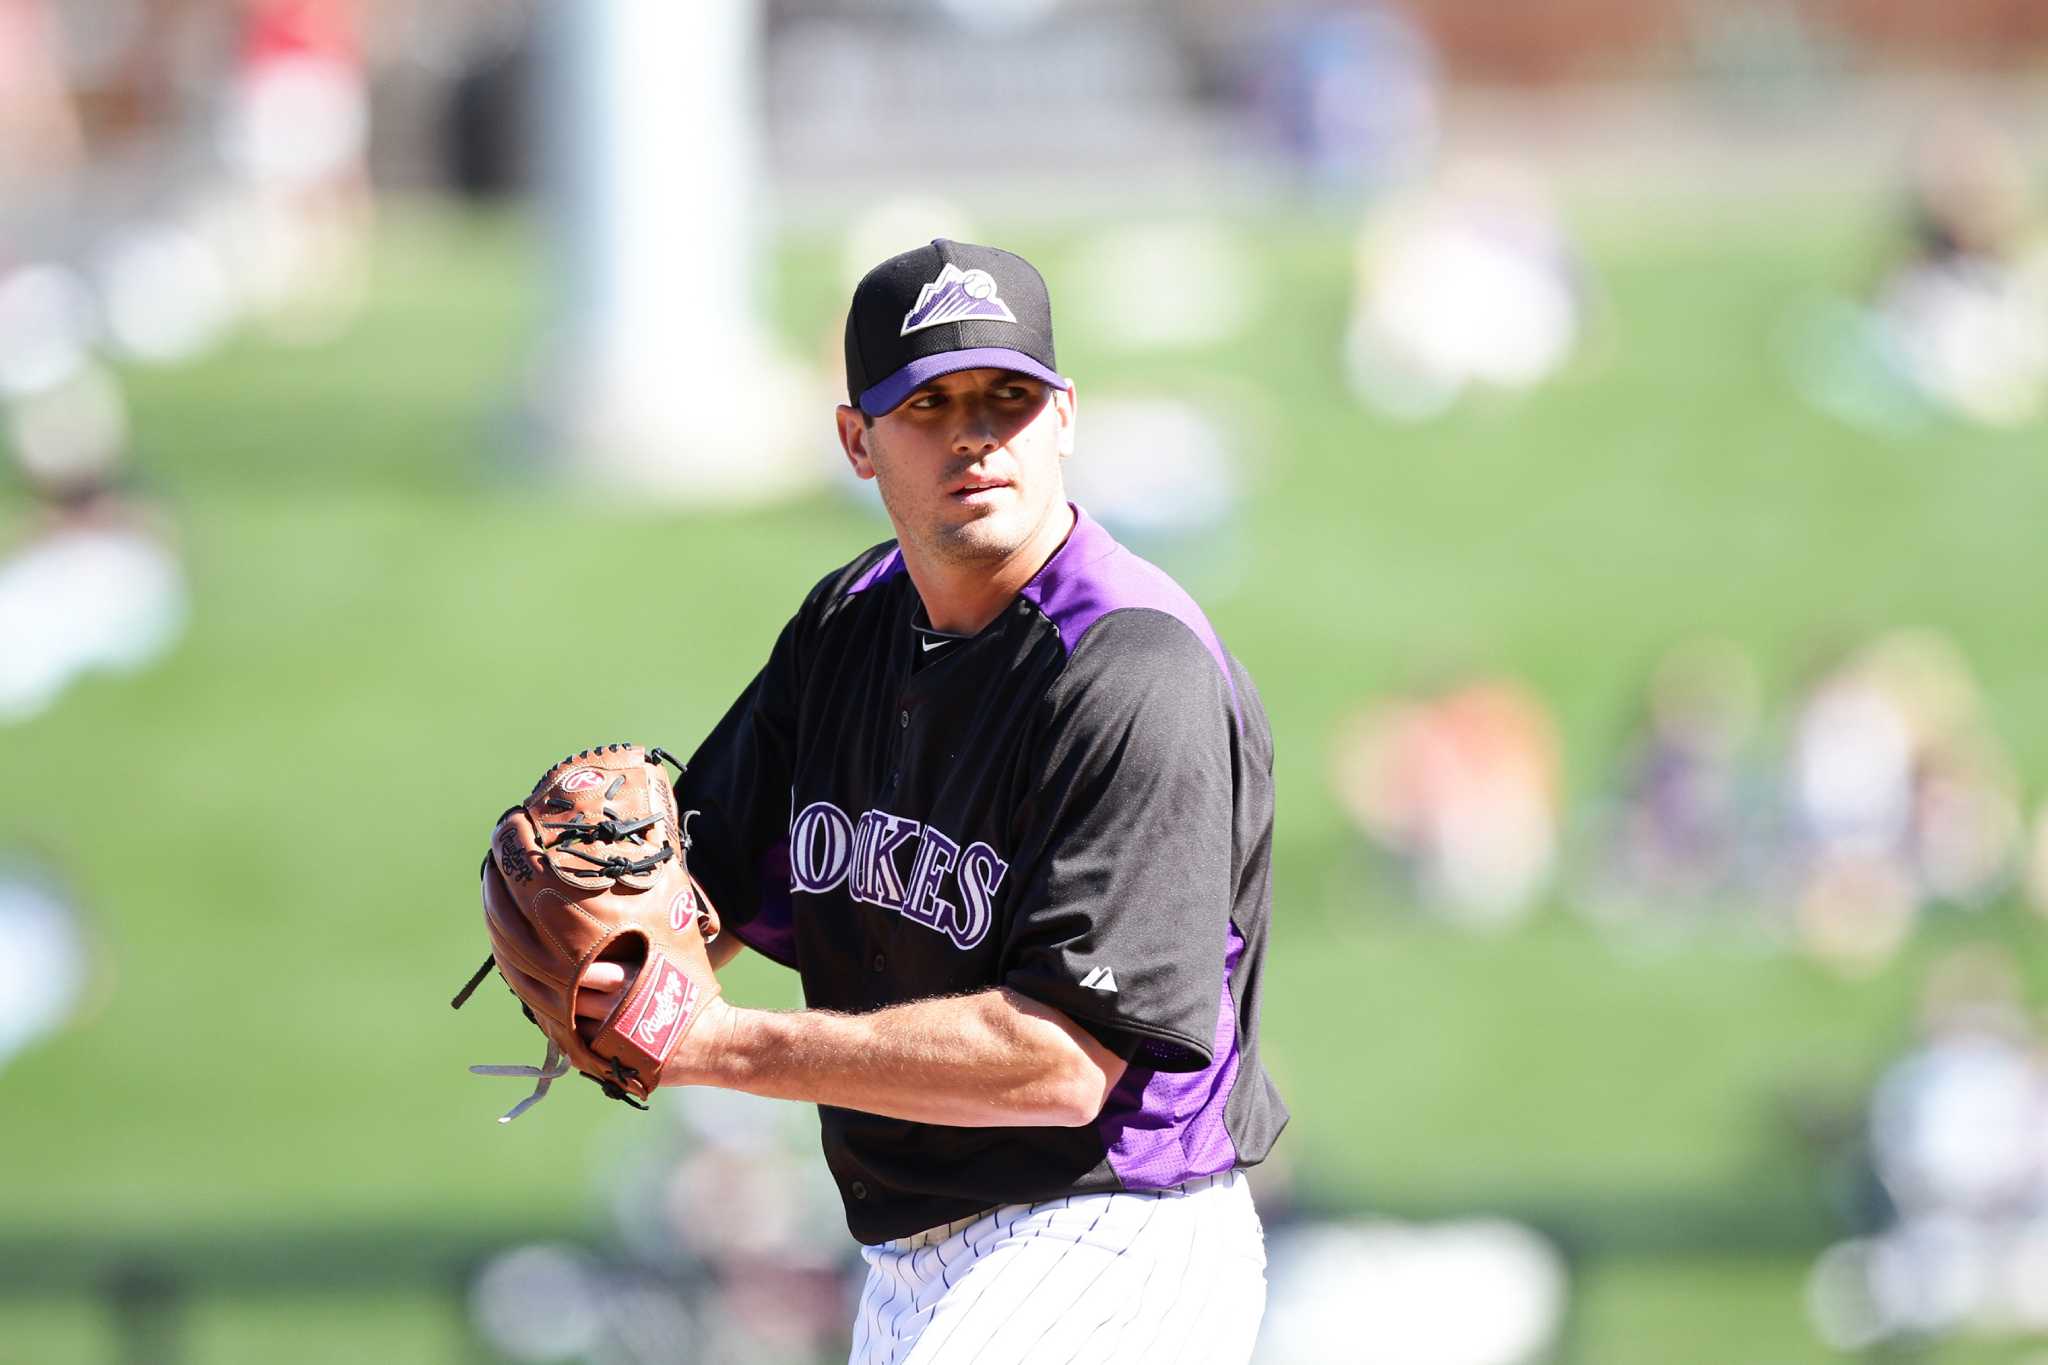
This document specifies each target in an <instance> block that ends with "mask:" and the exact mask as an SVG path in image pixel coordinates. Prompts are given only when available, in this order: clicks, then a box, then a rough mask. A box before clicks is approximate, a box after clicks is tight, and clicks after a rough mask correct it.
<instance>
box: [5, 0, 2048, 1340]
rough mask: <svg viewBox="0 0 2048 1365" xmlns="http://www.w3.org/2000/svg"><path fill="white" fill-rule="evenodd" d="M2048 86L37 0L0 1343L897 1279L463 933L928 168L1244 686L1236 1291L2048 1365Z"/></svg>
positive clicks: (844, 1321) (1709, 46) (1104, 502)
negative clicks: (1020, 300)
mask: <svg viewBox="0 0 2048 1365" xmlns="http://www.w3.org/2000/svg"><path fill="white" fill-rule="evenodd" d="M2044 139H2048V7H2044V6H2043V5H2041V4H2040V3H2038V0H1942V3H1939V4H1937V3H1932V0H1571V2H1570V3H1562V2H1556V3H1548V4H1542V5H1503V4H1498V3H1490V2H1489V0H1408V2H1407V3H1398V4H1397V3H1393V2H1392V0H1389V2H1388V3H1327V4H1299V3H1283V2H1282V0H1236V2H1235V3H1228V4H1226V3H1222V0H1183V2H1182V3H1179V4H1166V3H1160V2H1158V0H874V2H873V3H855V2H854V0H695V3H692V4H688V5H680V4H672V3H666V2H665V0H600V2H596V3H593V2H592V0H581V2H580V3H579V2H578V0H537V2H536V0H462V2H459V3H458V2H455V0H441V3H436V4H427V3H422V2H420V0H246V2H245V3H240V4H232V3H226V2H225V0H214V2H210V3H209V2H204V0H0V449H4V460H0V759H4V765H5V769H4V770H5V772H6V773H7V774H8V776H9V779H10V780H9V781H7V782H6V783H5V784H4V786H0V1361H7V1362H16V1361H19V1362H65V1361H81V1362H97V1361H108V1362H213V1361H222V1362H239V1361H258V1360H262V1361H270V1360H293V1361H363V1360H377V1359H382V1360H400V1361H450V1360H453V1361H503V1360H509V1361H593V1362H638V1361H674V1360H688V1361H717V1362H727V1361H731V1362H752V1361H773V1362H782V1361H788V1362H799V1361H811V1360H832V1359H843V1358H844V1353H845V1350H846V1342H847V1338H848V1328H849V1324H850V1321H851V1313H852V1302H853V1299H852V1293H853V1291H852V1287H851V1286H852V1284H853V1280H852V1278H851V1276H852V1273H853V1270H854V1268H855V1266H856V1261H855V1258H854V1256H853V1246H852V1243H851V1241H850V1240H849V1239H848V1238H847V1236H846V1234H845V1231H844V1227H843V1224H842V1222H841V1220H840V1212H839V1210H838V1208H837V1205H836V1200H835V1199H834V1197H833V1194H832V1191H831V1189H830V1186H829V1184H828V1183H827V1182H826V1181H825V1180H824V1177H823V1171H822V1165H821V1163H820V1162H819V1160H818V1157H817V1152H816V1128H815V1119H814V1117H813V1116H812V1114H811V1112H810V1111H809V1110H807V1109H804V1108H801V1107H797V1106H776V1105H773V1104H767V1103H758V1104H757V1103H754V1102H751V1101H749V1100H746V1099H745V1098H744V1097H735V1096H730V1095H723V1094H717V1093H697V1092H686V1093H681V1094H674V1093H671V1094H665V1095H663V1096H662V1097H661V1101H660V1102H659V1103H657V1104H656V1105H655V1107H654V1110H653V1112H651V1113H649V1114H646V1115H641V1114H634V1113H631V1112H629V1111H627V1110H625V1109H624V1108H623V1107H621V1106H616V1105H610V1104H601V1103H599V1102H598V1101H597V1097H596V1096H595V1095H594V1094H592V1093H589V1092H588V1091H587V1090H586V1088H585V1087H582V1086H565V1087H564V1088H565V1089H566V1090H567V1091H568V1092H569V1093H568V1094H567V1095H566V1096H561V1097H557V1098H555V1099H554V1100H553V1102H551V1103H548V1104H545V1105H542V1106H540V1107H539V1108H538V1109H537V1110H535V1111H534V1112H532V1113H531V1114H528V1115H527V1116H525V1117H524V1118H522V1119H521V1121H520V1122H518V1123H517V1124H515V1125H512V1126H510V1127H499V1126H498V1125H496V1124H495V1123H494V1122H493V1121H492V1120H493V1119H494V1118H495V1116H496V1115H497V1114H498V1113H500V1112H502V1111H503V1110H504V1109H505V1108H506V1107H507V1106H509V1105H510V1104H511V1103H512V1102H513V1101H514V1100H516V1099H517V1098H518V1097H519V1096H520V1095H522V1094H524V1093H525V1091H524V1088H523V1087H522V1086H520V1085H519V1084H517V1083H513V1082H506V1081H502V1080H492V1079H485V1078H478V1077H473V1076H471V1075H469V1074H467V1073H466V1072H465V1070H464V1067H465V1065H466V1064H468V1063H472V1062H497V1063H504V1062H528V1061H533V1060H537V1057H538V1053H539V1050H540V1049H539V1047H538V1046H537V1041H538V1040H537V1039H536V1038H535V1037H534V1035H533V1032H532V1030H531V1029H530V1028H529V1027H528V1025H527V1024H526V1023H525V1021H524V1020H522V1019H521V1018H520V1017H519V1015H518V1013H517V1011H516V1010H515V1009H513V1008H512V1007H511V1005H510V1003H509V1002H508V1001H507V1000H505V999H504V997H503V996H502V995H499V994H498V993H497V992H495V991H494V990H491V989H486V990H485V991H484V992H482V993H481V994H480V996H479V998H478V1000H477V1001H476V1002H475V1003H474V1004H472V1005H471V1007H470V1008H469V1009H467V1010H465V1011H464V1012H463V1013H461V1014H459V1015H457V1014H450V1013H449V1012H448V1011H447V1009H446V1006H445V1003H444V1002H445V1001H446V1000H447V999H448V998H449V996H450V995H452V994H453V992H454V991H455V989H456V988H457V987H458V986H459V985H460V984H461V982H462V980H463V978H464V976H465V975H466V974H467V973H468V972H469V971H470V970H471V968H472V967H473V965H474V963H475V961H476V959H477V957H478V956H479V955H480V954H481V951H482V949H481V948H480V947H479V945H480V943H481V942H482V935H481V933H480V932H479V926H478V923H477V914H476V910H475V895H476V891H475V876H476V872H475V869H476V859H477V858H478V856H479V855H480V849H481V843H482V840H483V838H484V835H485V833H486V830H487V827H488V824H489V822H490V820H491V819H492V818H493V817H494V816H495V815H496V813H497V811H498V810H499V809H500V808H501V807H502V806H503V804H504V802H505V800H506V794H507V793H508V792H515V791H521V790H524V788H525V786H526V784H528V783H529V782H530V781H531V779H532V776H533V774H534V773H535V772H536V771H537V770H538V769H539V767H541V766H543V765H545V764H546V763H547V762H550V761H552V760H553V759H554V758H555V757H556V756H558V755H559V754H561V753H563V752H566V751H568V750H571V749H574V748H578V747H582V746H584V745H586V744H589V743H593V742H600V741H606V740H612V739H623V738H632V739H635V740H638V741H641V742H647V743H661V744H665V745H668V746H670V747H673V748H677V749H680V750H682V751H684V752H687V751H688V749H689V748H690V747H691V746H693V745H694V744H695V743H696V742H697V740H698V738H699V737H700V736H701V735H702V734H703V732H704V731H705V730H706V729H708V727H709V726H710V725H711V723H712V722H713V721H714V720H715V718H716V717H717V716H718V715H719V714H720V712H722V710H723V709H724V707H725V706H726V704H727V703H728V702H729V701H730V699H731V698H732V697H733V696H734V695H735V694H736V692H737V691H738V690H739V688H740V687H742V686H743V685H744V684H745V682H746V680H747V679H748V678H749V677H750V676H751V674H752V672H753V670H754V669H755V668H756V667H757V666H758V664H759V662H760V661H761V660H762V659H763V658H764V657H765V654H766V651H767V648H768V646H769V644H770V642H771V641H772V639H773V637H774V634H775V632H776V631H777V629H778V628H779V627H780V625H781V623H782V621H783V620H784V619H785V618H786V616H787V614H788V613H789V612H790V611H791V610H792V609H793V607H794V605H795V603H796V601H797V600H798V598H799V597H800V595H801V593H802V592H803V591H804V590H805V589H806V588H807V587H808V586H809V585H810V584H811V583H813V582H814V581H815V580H816V578H817V577H818V575H819V574H820V573H822V572H823V571H824V570H825V569H826V568H828V567H830V566H831V565H834V564H837V563H840V562H842V561H844V560H845V559H847V558H849V557H851V556H852V555H853V554H854V553H856V552H857V551H859V550H860V549H861V548H863V547H865V546H867V545H869V544H872V543H873V542H875V541H878V540H881V539H884V538H885V537H886V536H887V535H888V529H887V525H886V522H885V521H884V519H883V518H882V516H881V513H880V509H879V506H878V505H877V504H876V503H875V502H874V500H873V497H872V494H871V492H869V491H868V490H867V489H866V488H865V487H864V486H857V485H856V484H855V483H854V481H853V480H852V479H851V477H850V476H849V475H847V474H846V473H845V471H844V468H843V462H842V461H841V460H840V459H839V457H838V455H837V453H836V446H835V444H834V440H833V437H832V427H831V419H830V407H831V405H832V404H833V403H834V402H835V401H840V395H842V394H843V376H842V374H841V371H840V359H839V328H840V326H841V323H842V320H843V316H844V312H843V310H844V306H845V300H846V298H847V296H848V294H849V292H850V289H851V286H852V283H853V281H854V280H855V279H856V278H857V277H858V275H859V274H860V273H861V272H862V271H863V270H864V269H865V268H866V267H867V266H869V265H871V264H873V263H874V262H876V261H878V260H880V259H881V258H883V257H884V256H887V255H889V254H892V253H894V252H896V251H899V250H903V249H906V248H908V247H910V246H913V245H916V244H918V243H919V242H922V241H924V240H926V239H929V238H930V237H932V236H935V235H948V236H957V237H964V238H968V239H970V240H983V241H993V242H997V243H1000V244H1002V245H1005V246H1008V247H1012V248H1014V249H1017V250H1020V251H1022V252H1024V253H1025V254H1027V255H1029V256H1030V257H1031V258H1032V259H1033V260H1034V261H1035V262H1037V263H1038V264H1039V265H1040V266H1041V267H1042V268H1043V269H1044V271H1045V273H1046V275H1047V276H1048V278H1049V280H1050V282H1051V285H1052V289H1053V295H1054V298H1055V301H1056V306H1057V309H1058V312H1059V340H1060V359H1061V362H1062V367H1063V368H1064V369H1065V370H1066V371H1067V372H1069V373H1070V374H1072V375H1074V376H1075V377H1076V378H1077V380H1078V383H1079V389H1080V393H1081V395H1082V406H1081V412H1082V418H1081V437H1080V448H1079V454H1078V455H1077V456H1076V457H1075V459H1074V460H1073V462H1072V464H1071V466H1070V470H1069V474H1070V478H1071V481H1072V484H1073V487H1074V490H1075V493H1076V496H1077V497H1078V498H1079V499H1080V500H1081V501H1082V502H1083V503H1084V504H1085V505H1087V506H1088V507H1089V508H1090V510H1091V511H1092V512H1093V513H1095V514H1096V515H1097V516H1098V517H1100V518H1101V519H1102V520H1104V521H1105V522H1107V523H1108V524H1109V525H1110V526H1111V527H1112V528H1113V529H1115V530H1116V532H1117V533H1118V534H1119V535H1120V536H1122V537H1123V538H1124V539H1126V541H1127V542H1129V543H1131V544H1132V545H1133V546H1135V547H1136V548H1138V549H1140V550H1141V551H1142V552H1144V553H1146V554H1147V555H1149V556H1151V557H1152V558H1154V559H1156V560H1157V561H1159V562H1160V563H1162V564H1163V565H1165V566H1166V567H1167V568H1168V569H1169V570H1171V571H1172V572H1173V573H1175V574H1176V575H1177V576H1179V577H1180V578H1181V580H1182V581H1183V582H1184V583H1185V584H1187V585H1188V586H1189V588H1190V589H1191V590H1192V591H1193V592H1194V593H1195V595H1196V596H1197V597H1198V598H1199V599H1200V600H1201V601H1202V603H1203V604H1204V606H1205V607H1206V608H1207V610H1208V612H1209V614H1210V616H1211V618H1212V619H1213V620H1214V621H1215V623H1216V624H1217V626H1218V628H1219V630H1220V632H1221V634H1222V635H1223V637H1224V638H1225V639H1226V640H1227V641H1228V642H1229V643H1230V645H1231V647H1232V649H1233V651H1234V652H1235V653H1236V654H1237V655H1238V656H1239V657H1240V658H1241V659H1242V660H1243V661H1244V662H1245V664H1246V665H1247V666H1248V668H1249V669H1250V670H1251V672H1252V673H1253V674H1254V676H1255V677H1256V678H1257V679H1258V682H1259V684H1260V687H1261V690H1262V692H1263V694H1264V697H1265V701H1266V705H1267V707H1268V710H1269V711H1270V713H1271V717H1272V721H1273V728H1274V732H1275V737H1276V741H1277V745H1278V755H1279V756H1278V760H1277V767H1278V781H1279V791H1280V809H1279V826H1278V839H1277V847H1276V854H1277V859H1278V861H1277V875H1276V882H1275V931H1274V940H1273V950H1272V959H1271V962H1270V967H1269V970H1270V972H1271V982H1270V991H1269V994H1268V997H1267V1001H1268V1003H1267V1007H1266V1016H1265V1026H1264V1031H1265V1048H1266V1054H1267V1058H1268V1064H1269V1065H1270V1067H1271V1068H1272V1069H1273V1070H1274V1072H1275V1073H1276V1075H1277V1078H1278V1081H1279V1083H1280V1086H1281V1088H1282V1090H1283V1092H1284V1093H1285V1095H1286V1096H1287V1098H1288V1100H1289V1102H1290V1104H1291V1106H1292V1107H1293V1110H1294V1114H1295V1118H1294V1123H1293V1126H1292V1127H1291V1128H1290V1129H1289V1131H1288V1132H1287V1134H1286V1135H1285V1137H1284V1138H1283V1140H1282V1142H1281V1145H1280V1148H1279V1150H1278V1153H1277V1155H1276V1159H1275V1160H1274V1161H1273V1162H1271V1163H1269V1164H1268V1165H1267V1166H1266V1167H1264V1168H1262V1169H1261V1170H1260V1171H1259V1172H1258V1173H1257V1180H1256V1187H1257V1190H1258V1194H1259V1198H1260V1201H1261V1207H1262V1209H1263V1211H1264V1213H1265V1216H1266V1220H1267V1228H1268V1235H1269V1250H1270V1253H1271V1257H1272V1263H1271V1276H1270V1278H1271V1285H1272V1298H1271V1307H1270V1310H1269V1313H1268V1316H1267V1322H1266V1329H1265V1335H1264V1339H1263V1347H1262V1355H1261V1359H1262V1360H1266V1361H1273V1362H1321V1361H1372V1362H1390V1363H1392V1365H1406V1363H1408V1362H1415V1363H1418V1365H1420V1363H1422V1362H1427V1363H1428V1365H1534V1363H1535V1362H1560V1363H1561V1362H1610V1361H1612V1362H1637V1361H1644V1362H1702V1365H1704V1363H1706V1362H1713V1363H1714V1365H1721V1363H1723V1362H1731V1361H1744V1362H1747V1361H1772V1362H1781V1361H1829V1360H1839V1359H1852V1358H1857V1357H1869V1358H1873V1359H1883V1360H1908V1361H1926V1362H1941V1363H1942V1365H1951V1363H1954V1362H2006V1361H2019V1362H2036V1363H2037V1365H2038V1362H2042V1361H2048V1046H2044V1027H2048V954H2044V945H2048V919H2044V916H2048V705H2044V704H2043V701H2042V698H2043V695H2044V689H2048V639H2044V637H2043V635H2042V633H2041V631H2040V629H2039V620H2040V616H2039V607H2038V603H2037V600H2036V599H2035V597H2034V592H2035V591H2036V590H2037V589H2038V585H2039V584H2041V583H2042V582H2043V581H2048V537H2044V536H2043V534H2042V533H2041V526H2042V525H2043V523H2044V516H2048V465H2044V462H2048V439H2044V438H2048V423H2044V419H2043V407H2044V404H2048V216H2044V206H2043V200H2042V189H2043V171H2044V165H2043V159H2044ZM592 518H599V519H601V521H599V522H598V524H600V525H602V526H603V527H605V528H606V533H605V534H604V535H602V536H601V537H589V536H585V537H582V538H581V539H580V543H579V541H578V539H577V538H574V537H565V536H564V535H563V533H562V528H563V527H564V526H565V525H579V526H587V525H590V524H591V519H592ZM2029 585H2035V586H2034V587H2030V586H2029ZM515 619H516V620H517V621H518V629H517V630H514V629H508V628H507V627H508V626H509V625H510V624H511V623H512V622H513V621H514V620H515ZM537 626H539V627H546V628H550V629H559V630H560V631H561V632H562V633H564V634H565V635H570V636H574V637H575V638H577V639H579V640H582V641H586V642H588V643H587V646H586V647H585V648H586V650H587V653H588V655H589V656H590V657H592V658H593V659H594V660H596V661H597V665H598V666H596V667H590V668H583V669H579V670H578V671H577V673H576V674H575V675H574V676H573V677H570V678H564V679H562V680H561V681H560V682H559V683H556V684H553V685H550V684H548V683H546V682H544V681H538V680H536V679H535V677H534V675H533V670H532V667H531V658H530V651H528V650H525V649H523V648H522V647H521V644H522V639H523V636H524V635H526V634H528V633H530V632H531V631H532V630H533V629H534V628H535V627H537ZM344 855H346V856H344ZM728 990H729V992H730V993H731V994H732V995H733V996H734V997H735V998H737V999H739V1000H741V1001H743V1002H748V1003H758V1004H765V1005H775V1006H783V1005H792V1004H794V1003H796V1001H797V994H796V991H795V987H794V983H793V981H792V980H791V979H790V978H789V977H788V976H787V975H786V974H784V973H782V972H780V971H779V970H778V969H775V968H773V967H772V966H769V965H767V964H764V963H762V962H760V961H758V960H754V959H743V960H742V961H741V963H739V964H738V965H736V966H735V968H734V969H733V970H732V971H731V972H730V973H729V981H728ZM515 1092H516V1093H515Z"/></svg>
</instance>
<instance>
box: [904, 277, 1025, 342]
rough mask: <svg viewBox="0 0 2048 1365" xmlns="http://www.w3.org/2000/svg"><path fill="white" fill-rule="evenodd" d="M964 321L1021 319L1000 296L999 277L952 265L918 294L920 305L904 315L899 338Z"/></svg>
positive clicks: (1009, 320)
mask: <svg viewBox="0 0 2048 1365" xmlns="http://www.w3.org/2000/svg"><path fill="white" fill-rule="evenodd" d="M962 318H996V319H998V320H1000V321H1003V322H1015V321H1016V320H1017V315H1016V314H1015V313H1012V312H1011V311H1010V305H1009V304H1007V303H1004V302H1003V301H1002V299H1001V298H1000V297H998V296H997V294H996V278H995V276H993V275H991V274H989V273H988V272H987V271H986V270H962V269H961V268H960V267H959V266H957V265H954V264H953V263H952V262H951V261H948V262H946V265H945V268H944V269H942V270H940V271H939V277H938V278H937V279H935V280H933V281H932V282H931V283H930V284H928V285H926V286H925V287H924V288H922V289H920V290H918V291H917V305H916V306H915V307H913V308H912V309H911V310H910V311H909V312H907V313H905V314H904V315H903V330H902V331H901V332H899V333H897V335H898V336H906V337H907V336H909V335H910V334H911V333H912V332H921V331H923V330H924V329H925V328H927V327H937V326H939V325H940V324H941V323H946V322H958V321H960V320H961V319H962Z"/></svg>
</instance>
